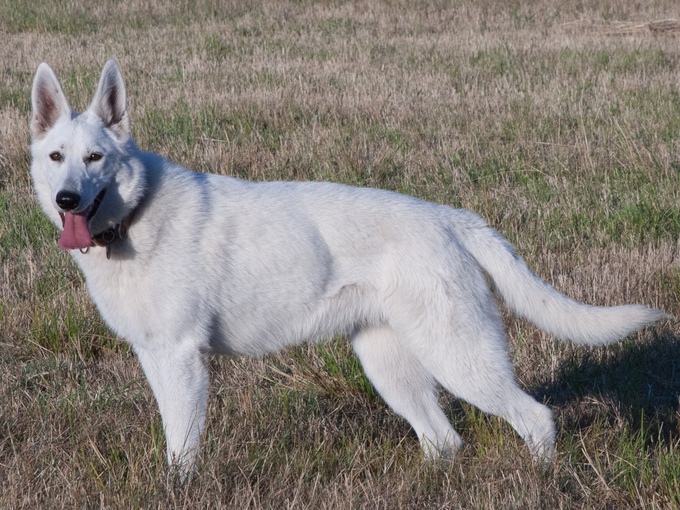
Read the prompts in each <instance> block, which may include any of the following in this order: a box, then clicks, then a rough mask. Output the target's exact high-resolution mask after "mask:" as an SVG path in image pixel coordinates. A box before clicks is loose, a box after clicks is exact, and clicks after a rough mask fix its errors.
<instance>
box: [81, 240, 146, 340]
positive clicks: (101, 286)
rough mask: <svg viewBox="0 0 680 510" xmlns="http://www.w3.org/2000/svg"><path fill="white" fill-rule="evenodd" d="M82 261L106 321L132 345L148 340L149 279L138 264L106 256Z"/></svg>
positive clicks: (102, 255)
mask: <svg viewBox="0 0 680 510" xmlns="http://www.w3.org/2000/svg"><path fill="white" fill-rule="evenodd" d="M101 251H102V252H103V250H101ZM85 257H90V258H88V259H85V260H79V264H80V266H81V269H82V271H83V274H84V275H85V279H86V281H87V287H88V290H89V292H90V295H91V297H92V299H93V300H94V302H95V304H96V305H97V308H98V309H99V312H100V313H101V315H102V318H103V319H104V320H105V321H106V323H107V324H108V326H109V327H110V328H111V329H113V330H114V331H115V332H116V333H117V334H118V335H120V336H121V337H123V338H124V339H125V340H127V341H129V342H130V343H136V342H139V341H142V340H143V339H144V338H148V337H149V334H148V331H149V329H150V328H152V327H154V326H153V325H152V324H151V323H150V320H151V314H150V308H151V305H152V303H151V301H152V300H151V296H150V290H151V288H150V287H151V286H150V284H149V276H148V275H146V274H145V272H144V271H143V269H142V268H141V267H140V266H139V265H138V264H134V263H130V262H129V261H127V262H120V261H116V260H107V259H106V256H105V254H104V253H101V254H100V253H90V254H87V255H85Z"/></svg>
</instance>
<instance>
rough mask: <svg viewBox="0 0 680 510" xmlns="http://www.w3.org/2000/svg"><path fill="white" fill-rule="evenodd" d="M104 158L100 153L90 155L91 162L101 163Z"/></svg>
mask: <svg viewBox="0 0 680 510" xmlns="http://www.w3.org/2000/svg"><path fill="white" fill-rule="evenodd" d="M102 157H103V156H102V155H101V154H99V153H98V152H93V153H92V154H90V156H89V158H88V159H89V160H90V161H99V160H100V159H102Z"/></svg>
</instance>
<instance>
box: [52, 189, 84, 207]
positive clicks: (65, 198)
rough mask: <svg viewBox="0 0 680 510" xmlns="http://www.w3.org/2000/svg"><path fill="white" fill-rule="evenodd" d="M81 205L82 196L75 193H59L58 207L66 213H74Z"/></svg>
mask: <svg viewBox="0 0 680 510" xmlns="http://www.w3.org/2000/svg"><path fill="white" fill-rule="evenodd" d="M79 203H80V195H78V193H74V192H73V191H65V190H61V191H60V192H59V193H57V205H58V206H59V207H61V208H62V209H63V210H64V211H72V210H73V209H75V208H76V207H78V204H79Z"/></svg>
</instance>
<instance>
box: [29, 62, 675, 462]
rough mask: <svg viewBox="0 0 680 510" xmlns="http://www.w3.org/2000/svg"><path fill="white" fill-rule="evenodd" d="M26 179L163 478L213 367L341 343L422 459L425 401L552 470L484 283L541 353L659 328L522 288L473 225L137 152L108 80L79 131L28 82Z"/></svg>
mask: <svg viewBox="0 0 680 510" xmlns="http://www.w3.org/2000/svg"><path fill="white" fill-rule="evenodd" d="M32 103H33V117H32V121H31V132H32V145H31V153H32V158H33V159H32V164H31V175H32V178H33V182H34V186H35V191H36V193H37V196H38V199H39V201H40V204H41V206H42V208H43V210H44V211H45V213H46V214H47V216H48V217H49V218H50V219H51V220H52V221H53V222H54V223H55V225H57V227H59V228H61V229H62V232H61V237H60V239H59V246H60V247H61V248H62V249H64V250H69V251H70V253H71V255H73V257H74V258H75V260H76V262H77V263H78V265H79V266H80V268H81V270H82V272H83V274H84V275H85V279H86V280H87V286H88V288H89V291H90V294H91V295H92V298H93V299H94V301H95V303H96V304H97V306H98V307H99V310H100V312H101V314H102V316H103V317H104V319H105V320H106V322H107V323H108V325H109V326H110V327H111V328H112V329H113V330H114V331H115V332H116V333H117V334H119V335H120V336H122V337H123V338H125V339H126V340H127V341H128V342H130V344H131V345H132V347H133V348H134V351H135V353H136V354H137V356H138V357H139V360H140V362H141V364H142V367H143V368H144V372H145V373H146V376H147V378H148V380H149V383H150V385H151V388H152V389H153V392H154V395H155V397H156V400H157V402H158V406H159V408H160V412H161V415H162V418H163V425H164V429H165V436H166V441H167V453H168V460H169V462H170V463H174V464H175V465H177V466H178V467H179V468H180V469H181V470H182V472H183V473H184V474H186V473H188V472H189V470H190V469H191V468H192V467H193V466H194V465H195V460H196V454H197V451H198V443H199V438H200V435H201V432H202V430H203V428H204V424H205V410H206V400H207V396H208V371H207V370H206V367H205V363H204V358H205V357H206V356H207V355H210V354H215V353H217V354H231V355H249V356H259V355H262V354H264V353H268V352H272V351H277V350H279V349H282V348H285V347H287V346H289V345H293V344H297V343H300V342H303V341H305V340H311V341H319V340H321V339H324V338H328V337H331V336H332V335H334V334H336V333H338V332H340V333H344V334H347V335H349V337H350V338H351V342H352V346H353V347H354V350H355V352H356V354H357V356H358V357H359V359H360V360H361V363H362V365H363V368H364V370H365V372H366V375H367V376H368V378H369V379H370V381H371V383H372V384H373V385H374V386H375V388H376V389H377V391H378V392H379V393H380V395H381V396H382V397H383V398H384V399H385V401H386V402H387V403H388V404H389V406H390V407H391V408H392V409H393V410H394V411H395V412H396V413H398V414H400V415H401V416H403V417H404V418H405V419H406V420H408V421H409V423H410V424H411V425H412V426H413V428H414V429H415V431H416V433H417V434H418V437H419V438H420V443H421V445H422V448H423V450H424V451H425V454H426V455H427V456H428V457H433V458H436V457H440V456H452V455H453V454H455V452H456V451H457V450H458V449H459V448H460V446H461V438H460V436H459V435H458V434H457V433H456V431H455V430H454V429H453V427H452V426H451V424H450V423H449V421H448V420H447V418H446V416H445V415H444V413H443V412H442V410H441V409H440V407H439V405H438V403H437V393H436V386H437V385H441V386H443V387H444V388H446V389H447V390H448V391H450V392H451V393H452V394H453V395H455V396H456V397H458V398H460V399H463V400H465V401H467V402H469V403H471V404H473V405H475V406H477V407H478V408H479V409H481V410H482V411H484V412H487V413H492V414H495V415H498V416H501V417H503V418H504V419H505V420H507V421H508V422H509V423H510V424H511V425H512V426H513V427H514V429H515V430H516V431H517V433H518V434H519V435H520V436H521V437H522V438H523V439H524V440H525V441H526V443H527V445H528V446H529V448H530V450H531V452H532V453H533V455H534V456H535V457H536V458H541V459H549V458H550V457H551V455H552V454H553V451H554V442H555V430H554V424H553V419H552V413H551V412H550V410H549V409H548V408H547V407H545V406H543V405H541V404H539V403H538V402H536V401H535V400H534V399H533V398H531V397H530V396H528V395H527V394H526V393H524V392H523V391H522V390H521V389H520V388H519V387H518V386H517V384H516V382H515V381H514V378H513V375H512V368H511V365H510V362H509V359H508V354H507V352H506V342H505V337H504V331H503V327H502V322H501V317H500V314H499V311H498V307H497V304H496V302H495V300H494V298H493V297H492V295H491V292H490V290H489V288H488V284H487V282H486V280H485V277H484V274H485V273H486V274H487V275H489V276H490V277H491V279H492V280H493V282H494V284H495V285H496V287H497V289H498V291H499V292H500V294H501V295H502V296H503V298H504V299H505V300H506V302H507V304H508V306H509V307H510V308H511V309H512V310H514V311H515V312H516V313H517V314H518V315H520V316H522V317H526V318H527V319H529V320H530V321H532V322H533V323H535V324H536V325H537V326H539V327H541V328H542V329H544V330H546V331H548V332H550V333H552V334H553V335H555V336H557V337H560V338H563V339H570V340H572V341H574V342H577V343H581V344H587V345H599V344H604V343H608V342H612V341H614V340H616V339H618V338H621V337H624V336H626V335H628V334H629V333H631V332H633V331H635V330H636V329H638V328H640V327H643V326H645V325H648V324H651V323H653V322H655V321H657V320H659V319H661V318H664V317H666V315H665V314H663V313H662V312H660V311H658V310H655V309H651V308H647V307H644V306H639V305H630V306H619V307H613V308H600V307H592V306H588V305H584V304H580V303H578V302H576V301H573V300H571V299H569V298H567V297H565V296H564V295H562V294H560V293H558V292H557V291H556V290H555V289H553V288H552V287H550V286H549V285H548V284H547V283H545V282H543V281H542V280H540V279H539V278H538V277H537V276H535V275H534V274H533V273H532V272H531V271H530V270H529V269H528V268H527V267H526V265H525V264H524V262H523V261H522V259H521V258H520V257H519V256H517V255H516V254H515V253H514V251H513V248H512V247H511V246H510V244H509V243H508V242H507V241H506V240H505V239H503V237H501V236H500V234H498V233H497V232H496V231H494V230H493V229H491V228H490V227H489V226H487V224H486V223H485V222H484V221H483V220H482V219H481V218H479V217H478V216H476V215H475V214H473V213H471V212H468V211H463V210H454V209H451V208H449V207H446V206H441V205H435V204H431V203H427V202H423V201H421V200H417V199H415V198H411V197H408V196H403V195H399V194H395V193H390V192H386V191H381V190H375V189H360V188H353V187H348V186H342V185H339V184H331V183H292V182H291V183H287V182H272V183H250V182H245V181H242V180H238V179H233V178H228V177H224V176H217V175H208V174H202V173H194V172H191V171H189V170H187V169H185V168H182V167H180V166H178V165H176V164H173V163H171V162H169V161H166V160H165V159H163V158H161V157H160V156H158V155H156V154H152V153H147V152H142V151H140V150H139V149H138V148H137V146H136V145H135V143H134V141H133V140H132V138H131V134H130V118H129V116H128V112H127V106H126V95H125V85H124V83H123V78H122V76H121V73H120V70H119V69H118V66H117V65H116V63H115V62H114V61H113V60H110V61H109V62H107V64H106V65H105V67H104V69H103V71H102V75H101V79H100V81H99V85H98V88H97V91H96V93H95V96H94V99H93V100H92V104H91V105H90V107H89V108H88V109H87V110H86V111H85V112H84V113H82V114H76V113H74V112H73V111H72V110H71V108H70V106H69V104H68V102H67V100H66V98H65V96H64V93H63V91H62V88H61V86H60V84H59V82H58V80H57V78H56V77H55V75H54V73H53V71H52V69H50V67H49V66H48V65H47V64H41V65H40V67H39V68H38V71H37V74H36V76H35V80H34V82H33V92H32Z"/></svg>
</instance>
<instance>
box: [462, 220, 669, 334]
mask: <svg viewBox="0 0 680 510" xmlns="http://www.w3.org/2000/svg"><path fill="white" fill-rule="evenodd" d="M462 223H463V225H464V226H463V228H462V229H461V231H460V232H461V239H460V240H461V242H462V244H463V246H464V247H465V249H466V250H467V251H468V252H469V253H470V254H472V256H473V257H474V258H475V259H476V260H477V262H478V263H479V265H480V266H481V267H482V268H483V269H484V271H486V272H487V273H488V274H489V276H491V278H492V279H493V281H494V284H495V285H496V288H497V289H498V291H499V292H500V294H501V296H502V297H503V299H504V300H505V302H506V303H507V305H508V306H509V307H510V309H511V310H513V311H514V312H515V313H516V314H517V315H519V316H521V317H524V318H525V319H528V320H529V321H531V322H533V323H534V324H535V325H536V326H538V327H539V328H541V329H543V330H544V331H546V332H548V333H551V334H553V335H555V336H556V337H558V338H561V339H564V340H567V339H569V340H571V341H573V342H575V343H578V344H585V345H602V344H606V343H610V342H613V341H615V340H618V339H619V338H623V337H625V336H627V335H629V334H630V333H632V332H634V331H636V330H637V329H640V328H642V327H643V326H647V325H649V324H652V323H654V322H656V321H658V320H661V319H665V318H670V316H669V315H667V314H665V313H663V312H662V311H660V310H656V309H654V308H647V307H646V306H642V305H626V306H614V307H599V306H589V305H585V304H582V303H579V302H577V301H574V300H573V299H570V298H568V297H567V296H565V295H564V294H560V293H559V292H558V291H557V290H555V289H554V288H553V287H551V286H550V285H549V284H547V283H546V282H544V281H543V280H541V279H540V278H539V277H538V276H536V275H535V274H534V273H532V272H531V270H530V269H529V268H528V267H527V265H526V264H525V263H524V261H523V260H522V259H521V258H520V257H519V255H517V254H516V253H515V251H514V249H513V247H512V245H511V244H510V243H509V242H508V241H506V240H505V239H504V238H503V237H502V236H501V235H500V234H499V233H498V232H496V231H495V230H493V229H492V228H491V227H489V226H488V225H487V224H486V222H485V221H484V220H483V219H481V218H480V217H479V216H477V215H475V214H473V213H469V217H466V218H465V219H464V220H463V222H462Z"/></svg>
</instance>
